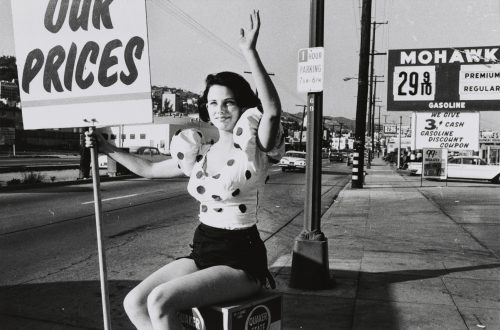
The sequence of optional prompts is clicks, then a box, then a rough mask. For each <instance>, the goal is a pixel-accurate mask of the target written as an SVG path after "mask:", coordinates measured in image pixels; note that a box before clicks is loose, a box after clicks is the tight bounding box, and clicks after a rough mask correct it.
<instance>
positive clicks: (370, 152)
mask: <svg viewBox="0 0 500 330" xmlns="http://www.w3.org/2000/svg"><path fill="white" fill-rule="evenodd" d="M371 25H373V28H372V40H371V41H372V46H371V52H370V92H369V93H370V94H369V95H368V96H369V100H370V102H369V107H368V136H370V137H371V136H372V132H373V126H372V113H373V110H372V108H373V105H374V104H375V101H374V99H375V95H374V92H373V71H374V67H375V58H374V56H375V28H376V27H377V26H376V25H375V23H371ZM372 152H373V150H372V149H369V150H368V163H367V164H366V168H370V167H371V165H372Z"/></svg>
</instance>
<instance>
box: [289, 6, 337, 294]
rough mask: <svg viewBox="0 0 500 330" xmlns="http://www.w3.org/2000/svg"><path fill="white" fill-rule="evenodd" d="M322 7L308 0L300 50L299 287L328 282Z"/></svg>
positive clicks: (295, 261) (295, 263) (295, 275)
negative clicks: (303, 113) (303, 117)
mask: <svg viewBox="0 0 500 330" xmlns="http://www.w3.org/2000/svg"><path fill="white" fill-rule="evenodd" d="M324 8H325V4H324V0H311V30H310V34H309V44H310V46H311V48H307V49H301V50H299V65H298V79H297V89H298V91H299V92H307V93H308V94H307V109H308V115H307V148H306V150H307V156H306V198H305V201H304V228H303V230H302V232H301V233H300V235H299V236H298V237H297V238H296V239H295V243H294V246H293V253H292V270H291V276H290V286H291V287H294V288H302V289H323V288H326V287H328V286H329V285H330V280H329V265H328V241H327V239H326V237H325V235H324V234H323V232H322V231H321V159H322V158H321V142H322V140H323V136H322V126H323V72H324V67H323V28H324Z"/></svg>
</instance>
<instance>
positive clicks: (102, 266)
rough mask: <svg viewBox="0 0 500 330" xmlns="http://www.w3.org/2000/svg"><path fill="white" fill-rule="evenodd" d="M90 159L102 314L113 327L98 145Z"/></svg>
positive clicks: (106, 322)
mask: <svg viewBox="0 0 500 330" xmlns="http://www.w3.org/2000/svg"><path fill="white" fill-rule="evenodd" d="M94 129H95V127H93V126H91V127H90V128H89V133H90V134H92V133H93V131H94ZM90 157H91V158H90V161H91V165H92V187H93V190H94V211H95V227H96V234H97V235H96V236H97V255H98V258H99V279H100V283H101V300H102V315H103V317H104V329H106V330H108V329H111V313H110V306H109V293H108V271H107V267H106V254H105V253H104V248H103V243H102V222H101V219H102V203H101V187H100V185H101V181H100V176H99V164H98V161H97V146H94V147H92V148H91V150H90Z"/></svg>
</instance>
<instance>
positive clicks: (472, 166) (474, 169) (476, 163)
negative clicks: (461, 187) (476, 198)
mask: <svg viewBox="0 0 500 330" xmlns="http://www.w3.org/2000/svg"><path fill="white" fill-rule="evenodd" d="M447 175H448V178H457V179H479V180H490V181H491V182H493V183H500V165H488V164H486V162H485V161H484V160H483V159H481V158H480V157H478V156H457V157H452V158H450V159H448V173H447Z"/></svg>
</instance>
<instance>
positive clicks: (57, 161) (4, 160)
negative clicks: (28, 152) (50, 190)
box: [0, 156, 80, 169]
mask: <svg viewBox="0 0 500 330" xmlns="http://www.w3.org/2000/svg"><path fill="white" fill-rule="evenodd" d="M79 164H80V157H78V156H68V157H64V158H61V157H55V156H54V157H36V158H35V157H0V169H2V168H5V167H30V166H49V165H79Z"/></svg>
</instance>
